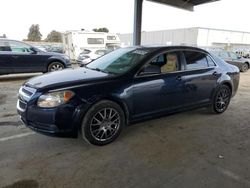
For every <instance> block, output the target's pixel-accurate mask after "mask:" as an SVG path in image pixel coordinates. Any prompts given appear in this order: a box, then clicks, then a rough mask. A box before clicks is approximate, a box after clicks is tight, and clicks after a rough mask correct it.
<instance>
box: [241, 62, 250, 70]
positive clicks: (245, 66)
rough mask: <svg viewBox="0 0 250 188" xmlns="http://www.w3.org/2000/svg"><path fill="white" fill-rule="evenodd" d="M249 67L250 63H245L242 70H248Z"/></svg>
mask: <svg viewBox="0 0 250 188" xmlns="http://www.w3.org/2000/svg"><path fill="white" fill-rule="evenodd" d="M248 69H249V65H248V64H247V63H244V64H243V65H242V67H241V69H240V70H241V72H246V71H247V70H248Z"/></svg>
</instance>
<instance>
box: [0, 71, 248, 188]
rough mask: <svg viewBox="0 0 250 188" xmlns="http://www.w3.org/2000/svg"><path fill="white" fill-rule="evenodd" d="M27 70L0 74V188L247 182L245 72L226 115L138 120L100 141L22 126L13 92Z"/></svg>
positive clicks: (227, 187) (229, 187)
mask: <svg viewBox="0 0 250 188" xmlns="http://www.w3.org/2000/svg"><path fill="white" fill-rule="evenodd" d="M30 76H34V75H19V76H18V77H16V76H13V75H12V76H11V75H10V76H0V91H1V92H0V112H1V113H0V130H1V131H0V151H1V152H0V187H5V188H6V187H8V188H15V187H24V188H29V187H86V188H88V187H93V188H95V187H101V188H105V187H108V188H110V187H116V188H117V187H126V188H127V187H131V188H132V187H136V188H139V187H143V188H147V187H152V188H156V187H171V188H172V187H174V188H180V187H185V188H196V187H197V188H201V187H207V188H211V187H213V188H217V187H218V188H236V187H237V188H241V187H250V169H249V168H250V157H249V156H250V117H249V114H250V113H249V112H250V100H249V99H250V71H248V73H244V74H241V80H240V87H239V91H238V93H237V95H236V96H235V97H234V98H233V99H232V101H231V104H230V106H229V108H228V110H227V111H226V112H225V113H224V114H221V115H211V114H208V113H207V111H206V109H199V110H193V111H188V112H184V113H179V114H174V115H171V116H166V117H163V118H159V119H154V120H150V121H146V122H142V123H138V124H135V125H132V126H129V127H127V128H126V129H125V130H124V131H123V133H122V134H121V136H120V138H119V139H118V140H117V141H116V142H114V143H112V144H110V145H107V146H104V147H97V146H92V145H88V144H86V143H85V142H82V141H81V140H80V139H65V138H52V137H47V136H44V135H40V134H34V133H33V132H32V131H30V130H29V129H27V128H25V127H23V126H21V122H20V121H19V119H18V116H17V114H16V109H15V108H16V107H15V106H16V98H17V92H18V89H19V87H20V85H21V84H22V83H23V82H24V81H25V79H27V78H28V77H30ZM16 135H25V136H23V137H16ZM13 136H14V137H13Z"/></svg>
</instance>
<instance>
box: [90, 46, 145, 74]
mask: <svg viewBox="0 0 250 188" xmlns="http://www.w3.org/2000/svg"><path fill="white" fill-rule="evenodd" d="M147 53H148V52H147V51H146V50H140V49H138V50H137V49H135V48H120V49H118V50H115V51H113V52H110V53H108V54H106V55H104V56H102V57H100V58H98V59H96V60H94V61H92V62H91V63H89V64H88V65H87V66H86V67H87V68H89V69H97V70H100V71H103V72H109V73H114V74H122V73H125V72H127V71H129V70H130V69H131V68H133V67H134V66H135V65H137V63H139V62H140V61H141V60H142V59H143V58H144V57H145V56H146V55H147Z"/></svg>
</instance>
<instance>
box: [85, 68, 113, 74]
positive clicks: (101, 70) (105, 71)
mask: <svg viewBox="0 0 250 188" xmlns="http://www.w3.org/2000/svg"><path fill="white" fill-rule="evenodd" d="M86 68H88V69H91V70H95V71H98V72H104V73H107V74H114V73H112V72H110V71H107V70H103V69H99V68H90V67H87V66H86Z"/></svg>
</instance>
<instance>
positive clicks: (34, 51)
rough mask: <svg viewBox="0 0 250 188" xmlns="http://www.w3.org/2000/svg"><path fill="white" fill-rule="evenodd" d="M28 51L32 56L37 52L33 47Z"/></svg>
mask: <svg viewBox="0 0 250 188" xmlns="http://www.w3.org/2000/svg"><path fill="white" fill-rule="evenodd" d="M30 50H31V53H32V54H36V53H37V52H38V50H37V49H36V48H34V47H31V48H30Z"/></svg>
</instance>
